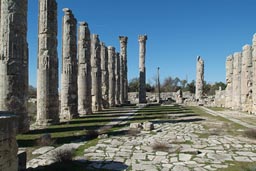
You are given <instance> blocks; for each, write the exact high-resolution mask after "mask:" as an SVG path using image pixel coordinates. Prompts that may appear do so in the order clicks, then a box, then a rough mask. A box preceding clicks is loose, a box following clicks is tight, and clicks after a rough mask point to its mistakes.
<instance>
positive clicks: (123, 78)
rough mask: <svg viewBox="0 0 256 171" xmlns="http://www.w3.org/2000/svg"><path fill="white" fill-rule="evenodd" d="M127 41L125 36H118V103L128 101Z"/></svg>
mask: <svg viewBox="0 0 256 171" xmlns="http://www.w3.org/2000/svg"><path fill="white" fill-rule="evenodd" d="M127 40H128V37H126V36H119V41H120V62H121V64H120V70H121V72H120V102H121V103H122V104H123V103H125V102H127V101H128V77H127V73H128V67H127Z"/></svg>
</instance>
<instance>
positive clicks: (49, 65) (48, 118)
mask: <svg viewBox="0 0 256 171" xmlns="http://www.w3.org/2000/svg"><path fill="white" fill-rule="evenodd" d="M38 20H39V21H38V64H37V118H36V123H37V125H49V124H54V123H58V122H59V92H58V54H57V44H58V42H57V29H58V28H57V27H58V26H57V3H56V1H55V0H40V1H39V17H38Z"/></svg>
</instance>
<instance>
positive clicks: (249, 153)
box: [236, 151, 256, 157]
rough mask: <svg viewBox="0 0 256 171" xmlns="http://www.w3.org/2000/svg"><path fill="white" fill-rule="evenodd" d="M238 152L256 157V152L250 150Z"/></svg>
mask: <svg viewBox="0 0 256 171" xmlns="http://www.w3.org/2000/svg"><path fill="white" fill-rule="evenodd" d="M236 154H239V155H241V156H249V157H255V156H256V153H253V152H250V151H237V152H236Z"/></svg>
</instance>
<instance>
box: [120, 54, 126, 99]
mask: <svg viewBox="0 0 256 171" xmlns="http://www.w3.org/2000/svg"><path fill="white" fill-rule="evenodd" d="M119 56H120V58H119V59H120V62H119V63H120V79H119V80H120V81H119V82H120V86H119V87H120V93H119V99H120V104H124V103H125V101H124V61H123V58H122V57H121V54H120V55H119Z"/></svg>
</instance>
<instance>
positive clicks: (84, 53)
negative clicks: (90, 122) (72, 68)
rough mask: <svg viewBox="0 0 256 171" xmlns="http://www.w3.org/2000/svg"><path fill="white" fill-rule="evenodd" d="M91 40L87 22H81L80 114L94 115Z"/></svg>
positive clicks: (79, 38) (79, 61)
mask: <svg viewBox="0 0 256 171" xmlns="http://www.w3.org/2000/svg"><path fill="white" fill-rule="evenodd" d="M90 61H91V38H90V30H89V27H88V24H87V23H86V22H80V25H79V30H78V79H77V84H78V85H77V86H78V113H79V115H80V116H84V115H88V114H92V105H91V100H92V97H91V63H90Z"/></svg>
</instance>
